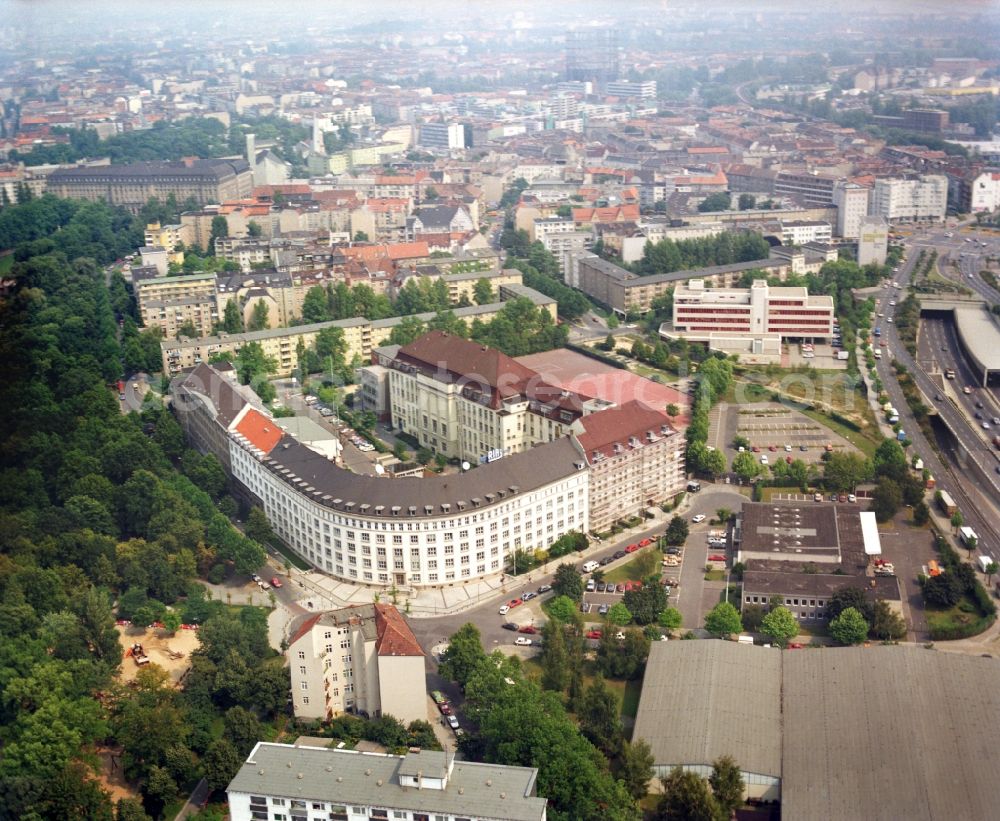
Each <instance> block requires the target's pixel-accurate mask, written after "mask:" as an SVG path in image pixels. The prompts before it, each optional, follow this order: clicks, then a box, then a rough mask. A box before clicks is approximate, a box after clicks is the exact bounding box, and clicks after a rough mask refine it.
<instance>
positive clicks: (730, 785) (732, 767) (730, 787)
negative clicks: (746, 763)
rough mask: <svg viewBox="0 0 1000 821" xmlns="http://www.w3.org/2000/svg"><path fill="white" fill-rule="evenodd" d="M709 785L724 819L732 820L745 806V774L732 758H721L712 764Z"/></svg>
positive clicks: (725, 756) (726, 756)
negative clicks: (738, 810)
mask: <svg viewBox="0 0 1000 821" xmlns="http://www.w3.org/2000/svg"><path fill="white" fill-rule="evenodd" d="M708 784H709V786H710V787H711V788H712V795H713V796H715V801H716V803H717V804H718V805H719V808H720V809H721V810H722V817H724V818H731V817H732V815H733V813H734V812H735V811H736V810H737V809H739V808H740V807H741V806H742V805H743V774H742V773H741V772H740V768H739V765H738V764H737V763H736V762H735V761H734V760H733V758H732V756H728V755H724V756H720V757H719V758H717V759H715V761H713V762H712V774H711V775H710V776H709V777H708Z"/></svg>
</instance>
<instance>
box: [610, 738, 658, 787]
mask: <svg viewBox="0 0 1000 821" xmlns="http://www.w3.org/2000/svg"><path fill="white" fill-rule="evenodd" d="M653 764H654V759H653V751H652V750H651V749H650V746H649V744H648V743H647V742H646V741H645V740H643V739H641V738H637V739H635V740H634V741H623V742H622V745H621V750H620V751H619V752H618V756H617V757H616V758H615V762H614V774H615V776H616V777H618V778H620V779H621V780H622V782H623V783H624V784H625V789H627V790H628V792H629V795H631V796H632V797H633V798H634V799H635V800H636V801H641V800H642V799H643V798H645V797H646V795H647V793H648V792H649V782H650V780H651V779H652V778H653V775H654V773H655V770H654V769H653Z"/></svg>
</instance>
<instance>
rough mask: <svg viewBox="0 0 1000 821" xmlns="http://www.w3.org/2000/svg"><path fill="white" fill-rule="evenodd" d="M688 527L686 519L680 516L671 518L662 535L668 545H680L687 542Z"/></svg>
mask: <svg viewBox="0 0 1000 821" xmlns="http://www.w3.org/2000/svg"><path fill="white" fill-rule="evenodd" d="M688 532H689V527H688V523H687V520H686V519H683V518H681V517H680V516H676V515H675V516H673V517H671V519H670V523H669V524H668V525H667V529H666V532H665V533H664V534H663V535H664V538H665V539H666V542H667V544H668V545H682V544H684V542H685V541H687V537H688Z"/></svg>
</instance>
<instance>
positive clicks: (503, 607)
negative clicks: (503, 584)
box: [497, 604, 510, 616]
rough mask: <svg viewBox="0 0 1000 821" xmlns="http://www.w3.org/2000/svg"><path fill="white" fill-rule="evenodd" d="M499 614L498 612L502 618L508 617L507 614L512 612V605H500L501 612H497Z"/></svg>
mask: <svg viewBox="0 0 1000 821" xmlns="http://www.w3.org/2000/svg"><path fill="white" fill-rule="evenodd" d="M497 612H498V613H499V614H500V615H501V616H506V615H507V614H508V613H509V612H510V605H507V604H501V605H500V609H499V610H497Z"/></svg>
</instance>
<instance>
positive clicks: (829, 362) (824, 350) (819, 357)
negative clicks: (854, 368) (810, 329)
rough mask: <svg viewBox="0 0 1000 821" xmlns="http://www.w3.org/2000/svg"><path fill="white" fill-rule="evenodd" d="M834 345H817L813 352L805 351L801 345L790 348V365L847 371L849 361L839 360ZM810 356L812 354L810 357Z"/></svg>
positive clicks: (814, 346) (790, 346)
mask: <svg viewBox="0 0 1000 821" xmlns="http://www.w3.org/2000/svg"><path fill="white" fill-rule="evenodd" d="M838 350H839V348H834V347H833V346H832V345H827V344H822V343H816V344H815V345H813V348H812V350H808V349H805V350H804V349H803V347H802V346H801V345H789V346H788V365H789V367H795V366H797V365H809V366H811V367H813V368H820V369H821V370H825V371H826V370H829V371H844V370H847V360H846V359H837V351H838ZM809 354H812V356H810V355H809Z"/></svg>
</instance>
